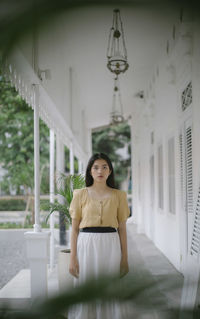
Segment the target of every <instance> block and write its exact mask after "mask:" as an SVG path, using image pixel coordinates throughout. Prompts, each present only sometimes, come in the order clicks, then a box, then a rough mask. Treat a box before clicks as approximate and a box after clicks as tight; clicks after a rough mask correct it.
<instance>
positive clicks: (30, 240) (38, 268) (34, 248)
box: [24, 231, 50, 299]
mask: <svg viewBox="0 0 200 319" xmlns="http://www.w3.org/2000/svg"><path fill="white" fill-rule="evenodd" d="M24 235H25V238H26V244H27V245H26V246H27V257H28V259H29V265H30V275H31V278H30V286H31V298H32V299H39V298H44V299H45V298H46V297H47V296H48V277H47V276H48V269H47V262H48V251H49V236H50V232H49V231H44V232H42V231H41V232H26V233H25V234H24Z"/></svg>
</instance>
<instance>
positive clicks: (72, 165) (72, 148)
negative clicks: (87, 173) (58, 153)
mask: <svg viewBox="0 0 200 319" xmlns="http://www.w3.org/2000/svg"><path fill="white" fill-rule="evenodd" d="M70 174H71V175H73V174H74V147H73V142H71V143H70Z"/></svg>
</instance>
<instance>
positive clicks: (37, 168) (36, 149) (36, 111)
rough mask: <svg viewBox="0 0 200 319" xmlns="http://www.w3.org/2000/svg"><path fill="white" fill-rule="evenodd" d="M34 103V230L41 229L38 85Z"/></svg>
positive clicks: (34, 91)
mask: <svg viewBox="0 0 200 319" xmlns="http://www.w3.org/2000/svg"><path fill="white" fill-rule="evenodd" d="M33 103H34V188H35V192H34V193H35V224H34V225H33V228H34V231H35V232H40V231H41V226H40V177H39V174H40V155H39V154H40V153H39V136H40V131H39V87H38V85H34V86H33Z"/></svg>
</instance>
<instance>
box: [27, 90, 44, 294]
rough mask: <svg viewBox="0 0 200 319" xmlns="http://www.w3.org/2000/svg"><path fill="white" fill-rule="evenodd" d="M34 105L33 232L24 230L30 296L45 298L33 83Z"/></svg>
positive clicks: (36, 100) (35, 99) (36, 107)
mask: <svg viewBox="0 0 200 319" xmlns="http://www.w3.org/2000/svg"><path fill="white" fill-rule="evenodd" d="M33 103H34V104H33V106H34V183H35V184H34V186H35V224H34V231H33V232H26V233H25V234H24V235H25V238H26V243H27V257H28V259H29V264H30V273H31V277H30V286H31V298H32V299H36V298H40V299H41V298H46V297H47V295H48V287H47V259H48V251H49V249H48V243H49V235H50V232H49V231H45V232H42V231H41V226H40V214H39V212H40V183H39V88H38V85H33Z"/></svg>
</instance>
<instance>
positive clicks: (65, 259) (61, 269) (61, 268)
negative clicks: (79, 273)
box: [58, 249, 73, 292]
mask: <svg viewBox="0 0 200 319" xmlns="http://www.w3.org/2000/svg"><path fill="white" fill-rule="evenodd" d="M69 261H70V249H64V250H60V251H59V253H58V284H59V290H60V292H62V291H64V290H66V289H70V288H72V287H73V276H72V275H71V274H70V273H69Z"/></svg>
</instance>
